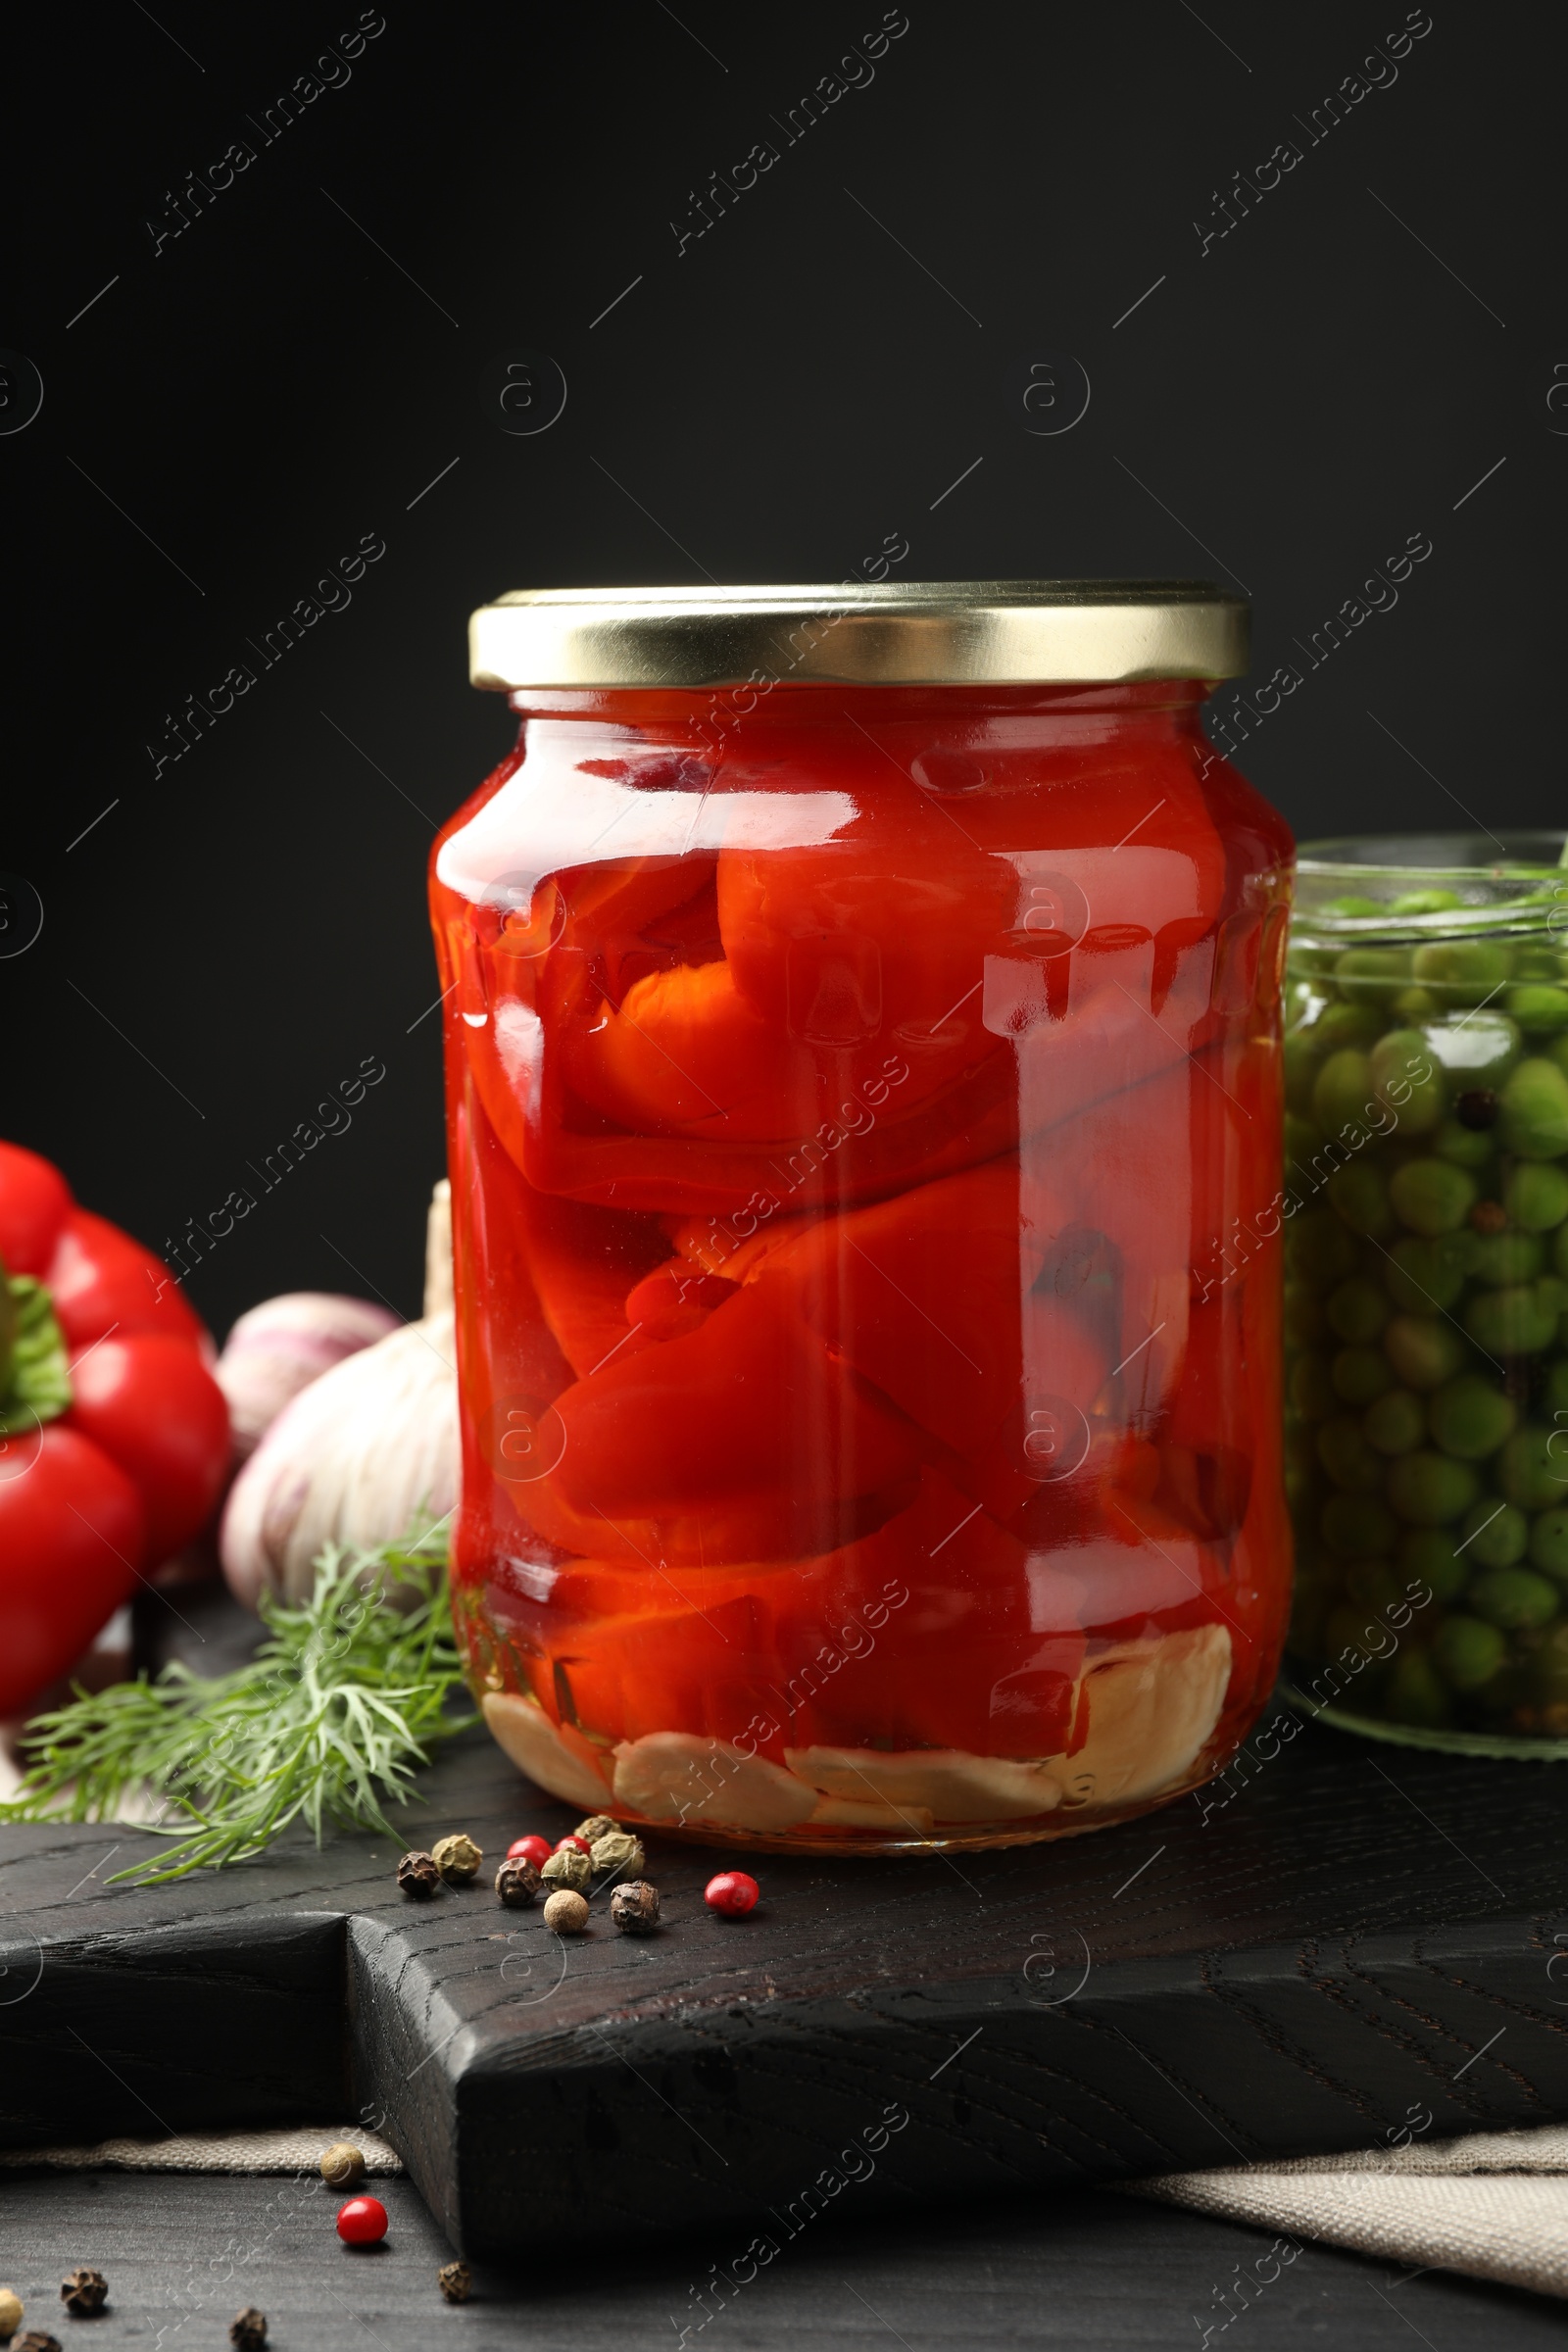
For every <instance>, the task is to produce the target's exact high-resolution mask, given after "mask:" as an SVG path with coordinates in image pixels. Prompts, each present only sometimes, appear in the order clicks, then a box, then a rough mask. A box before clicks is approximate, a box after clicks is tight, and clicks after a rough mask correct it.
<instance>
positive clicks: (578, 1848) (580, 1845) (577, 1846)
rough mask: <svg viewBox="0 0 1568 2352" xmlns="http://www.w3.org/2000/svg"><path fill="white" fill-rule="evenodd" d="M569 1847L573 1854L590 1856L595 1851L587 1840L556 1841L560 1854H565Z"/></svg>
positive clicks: (558, 1839) (561, 1839) (563, 1839)
mask: <svg viewBox="0 0 1568 2352" xmlns="http://www.w3.org/2000/svg"><path fill="white" fill-rule="evenodd" d="M568 1846H569V1847H570V1849H571V1850H572V1852H573V1853H578V1854H588V1855H590V1856H591V1855H592V1853H593V1850H594V1849H593V1847H592V1846H591V1845H590V1844H589V1842H588V1840H587V1838H557V1839H556V1851H557V1853H558V1854H564V1852H565V1851H566V1849H567V1848H568Z"/></svg>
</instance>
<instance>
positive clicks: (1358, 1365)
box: [1329, 1348, 1394, 1406]
mask: <svg viewBox="0 0 1568 2352" xmlns="http://www.w3.org/2000/svg"><path fill="white" fill-rule="evenodd" d="M1329 1378H1330V1380H1331V1381H1332V1382H1333V1384H1334V1394H1335V1396H1336V1397H1340V1398H1341V1399H1342V1401H1343V1402H1344V1403H1346V1404H1353V1405H1357V1406H1360V1405H1366V1404H1374V1403H1375V1402H1376V1401H1377V1399H1378V1397H1383V1396H1386V1395H1387V1394H1388V1392H1389V1390H1390V1389H1392V1388H1393V1386H1394V1374H1393V1373H1392V1372H1391V1371H1390V1370H1389V1359H1388V1357H1387V1356H1386V1355H1385V1354H1384V1353H1383V1351H1382V1350H1381V1348H1341V1349H1340V1351H1339V1353H1338V1354H1337V1355H1336V1356H1335V1358H1334V1361H1333V1363H1332V1364H1331V1365H1330V1366H1329Z"/></svg>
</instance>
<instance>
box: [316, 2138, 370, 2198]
mask: <svg viewBox="0 0 1568 2352" xmlns="http://www.w3.org/2000/svg"><path fill="white" fill-rule="evenodd" d="M321 2179H322V2180H324V2181H325V2182H326V2184H327V2186H328V2188H357V2187H358V2186H359V2184H360V2182H361V2181H362V2180H364V2179H365V2158H364V2156H363V2155H362V2154H361V2153H360V2150H359V2149H358V2148H357V2147H356V2146H355V2145H354V2142H353V2140H352V2139H334V2140H333V2142H332V2145H331V2146H330V2147H329V2148H323V2149H322V2150H321Z"/></svg>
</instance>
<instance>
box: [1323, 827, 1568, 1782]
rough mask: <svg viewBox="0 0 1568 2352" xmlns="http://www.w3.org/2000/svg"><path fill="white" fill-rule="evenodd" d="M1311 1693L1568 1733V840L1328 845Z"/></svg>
mask: <svg viewBox="0 0 1568 2352" xmlns="http://www.w3.org/2000/svg"><path fill="white" fill-rule="evenodd" d="M1285 1069H1286V1121H1285V1185H1284V1193H1283V1196H1282V1208H1283V1213H1284V1215H1285V1217H1286V1218H1287V1219H1288V1222H1287V1224H1286V1227H1285V1232H1286V1294H1285V1345H1286V1374H1287V1407H1286V1433H1287V1442H1286V1459H1287V1465H1288V1473H1287V1474H1288V1480H1289V1485H1290V1492H1291V1507H1292V1513H1293V1517H1294V1521H1295V1528H1296V1544H1297V1585H1296V1606H1295V1614H1294V1617H1293V1620H1292V1632H1291V1653H1290V1658H1289V1661H1288V1665H1287V1686H1286V1687H1287V1691H1288V1692H1289V1695H1290V1696H1291V1697H1292V1699H1293V1700H1294V1701H1295V1702H1296V1703H1297V1704H1298V1705H1299V1706H1300V1707H1302V1708H1304V1709H1305V1710H1306V1711H1307V1712H1309V1713H1311V1714H1314V1715H1320V1716H1321V1717H1322V1718H1323V1720H1324V1721H1326V1722H1331V1723H1338V1724H1340V1725H1341V1726H1343V1727H1344V1728H1345V1729H1347V1730H1353V1731H1358V1732H1362V1733H1369V1734H1372V1735H1374V1736H1376V1737H1380V1738H1383V1739H1388V1740H1403V1741H1405V1742H1407V1743H1409V1744H1412V1745H1416V1746H1423V1747H1446V1748H1457V1749H1463V1750H1469V1751H1470V1752H1472V1753H1479V1754H1487V1755H1510V1756H1516V1755H1533V1756H1568V847H1565V840H1564V836H1563V835H1562V834H1560V833H1513V834H1508V835H1505V836H1503V837H1502V838H1500V839H1499V838H1498V837H1496V836H1495V835H1492V834H1475V835H1472V834H1434V835H1425V836H1413V835H1405V836H1399V837H1395V838H1391V839H1388V840H1366V841H1329V842H1316V843H1312V844H1309V845H1307V846H1306V847H1305V848H1303V850H1302V853H1301V857H1300V860H1299V867H1298V882H1297V897H1296V911H1295V915H1294V918H1293V922H1292V930H1291V948H1290V956H1289V960H1288V963H1287V970H1286V1016H1285Z"/></svg>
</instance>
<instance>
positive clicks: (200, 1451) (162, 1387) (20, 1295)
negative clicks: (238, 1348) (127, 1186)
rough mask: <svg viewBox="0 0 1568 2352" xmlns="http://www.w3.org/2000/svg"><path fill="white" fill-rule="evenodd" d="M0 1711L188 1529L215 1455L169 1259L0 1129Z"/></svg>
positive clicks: (55, 1670) (224, 1445) (40, 1681)
mask: <svg viewBox="0 0 1568 2352" xmlns="http://www.w3.org/2000/svg"><path fill="white" fill-rule="evenodd" d="M0 1248H4V1249H9V1250H10V1251H11V1252H12V1255H13V1257H14V1258H15V1260H16V1261H17V1262H16V1263H15V1264H13V1263H11V1262H10V1260H4V1261H3V1262H0V1715H4V1714H13V1713H15V1712H16V1711H17V1710H18V1709H19V1708H20V1707H22V1706H24V1705H25V1703H26V1701H27V1700H28V1699H29V1698H31V1697H32V1696H33V1694H34V1693H35V1692H36V1691H39V1690H41V1689H42V1688H44V1687H45V1686H46V1685H47V1684H48V1683H50V1682H52V1681H54V1680H55V1679H56V1678H57V1677H58V1676H60V1675H61V1674H63V1673H65V1672H66V1671H67V1669H68V1668H69V1667H70V1666H71V1665H72V1664H73V1662H74V1660H75V1659H76V1658H77V1657H78V1656H79V1655H80V1653H81V1651H82V1650H83V1649H84V1648H85V1647H86V1645H87V1643H88V1642H90V1641H91V1639H92V1636H93V1634H94V1633H95V1632H96V1631H97V1630H98V1628H99V1627H100V1626H101V1625H102V1624H103V1623H104V1622H105V1620H106V1619H107V1618H108V1617H110V1616H112V1615H113V1613H114V1611H115V1610H116V1609H117V1608H118V1607H119V1606H120V1604H121V1603H122V1602H123V1601H124V1600H126V1599H127V1598H128V1597H129V1596H130V1594H131V1593H132V1592H133V1591H134V1590H135V1588H136V1584H137V1582H138V1580H139V1578H140V1577H141V1575H142V1572H143V1571H144V1570H145V1569H147V1568H149V1567H155V1566H157V1565H158V1563H159V1562H160V1561H162V1560H164V1559H166V1558H167V1557H169V1556H170V1554H171V1553H172V1552H174V1551H177V1550H178V1549H179V1547H180V1545H181V1544H186V1543H188V1542H189V1540H190V1538H191V1537H192V1536H194V1535H195V1534H196V1533H197V1531H198V1530H199V1529H200V1527H201V1526H202V1524H203V1522H204V1521H205V1520H206V1518H207V1515H208V1513H209V1511H210V1510H211V1508H212V1506H213V1504H214V1502H215V1501H216V1500H217V1498H218V1495H219V1493H220V1491H221V1486H222V1482H223V1477H224V1474H225V1472H226V1470H227V1466H228V1454H229V1429H228V1408H227V1405H226V1403H225V1401H224V1398H223V1394H222V1391H221V1389H220V1388H219V1386H218V1384H217V1382H216V1381H215V1380H214V1379H213V1377H212V1374H211V1373H210V1371H209V1370H208V1363H209V1361H210V1359H211V1355H212V1347H211V1342H210V1341H209V1340H208V1338H207V1334H206V1332H205V1331H204V1329H203V1327H202V1325H201V1323H200V1321H199V1319H198V1318H197V1316H196V1315H195V1314H194V1313H193V1311H192V1310H191V1308H190V1307H189V1306H188V1305H187V1304H186V1302H185V1300H184V1299H182V1298H181V1297H180V1295H179V1291H178V1288H177V1286H176V1284H175V1283H174V1279H173V1277H172V1275H171V1274H170V1272H169V1270H168V1268H167V1267H166V1266H164V1265H163V1264H162V1263H161V1261H160V1260H159V1259H157V1258H156V1257H154V1256H153V1255H152V1254H151V1253H150V1251H148V1250H143V1249H142V1248H141V1246H140V1245H139V1244H138V1243H136V1242H134V1241H132V1240H131V1238H130V1236H129V1235H128V1234H125V1233H123V1232H121V1231H120V1229H119V1228H118V1227H117V1226H114V1225H111V1224H110V1223H108V1222H107V1220H106V1219H104V1218H102V1217H97V1216H94V1215H92V1214H91V1212H90V1211H88V1210H86V1209H82V1208H78V1207H76V1206H75V1205H74V1203H73V1201H72V1197H71V1192H70V1188H69V1187H68V1185H67V1184H66V1182H65V1179H64V1177H63V1176H61V1174H60V1172H59V1170H58V1169H56V1168H53V1167H51V1166H50V1164H49V1162H48V1161H47V1160H45V1159H43V1158H41V1157H40V1156H39V1155H38V1154H37V1153H36V1152H27V1151H25V1150H23V1149H22V1147H21V1146H19V1145H15V1144H6V1143H0Z"/></svg>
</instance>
